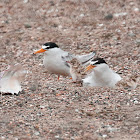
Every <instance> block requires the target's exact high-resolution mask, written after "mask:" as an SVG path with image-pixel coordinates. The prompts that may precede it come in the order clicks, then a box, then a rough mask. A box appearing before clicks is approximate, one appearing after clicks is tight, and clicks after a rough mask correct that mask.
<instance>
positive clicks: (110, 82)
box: [83, 58, 121, 87]
mask: <svg viewBox="0 0 140 140" xmlns="http://www.w3.org/2000/svg"><path fill="white" fill-rule="evenodd" d="M90 69H93V70H92V72H91V73H90V74H89V75H87V76H86V77H85V79H83V85H84V86H91V87H95V86H99V87H115V84H116V83H117V82H118V81H120V80H121V77H120V75H119V74H117V73H115V72H114V71H113V70H111V69H110V68H109V66H108V65H107V63H106V62H105V60H104V59H102V58H95V59H93V60H92V61H91V62H90V65H89V66H88V67H86V71H88V70H90Z"/></svg>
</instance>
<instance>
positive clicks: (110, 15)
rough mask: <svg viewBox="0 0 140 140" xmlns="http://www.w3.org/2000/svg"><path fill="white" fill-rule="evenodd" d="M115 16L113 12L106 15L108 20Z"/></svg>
mask: <svg viewBox="0 0 140 140" xmlns="http://www.w3.org/2000/svg"><path fill="white" fill-rule="evenodd" d="M112 18H113V15H112V14H108V15H106V16H105V19H106V20H111V19H112Z"/></svg>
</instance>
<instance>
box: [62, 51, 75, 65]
mask: <svg viewBox="0 0 140 140" xmlns="http://www.w3.org/2000/svg"><path fill="white" fill-rule="evenodd" d="M61 58H62V60H63V61H64V63H65V65H66V66H68V67H70V65H69V63H67V61H71V60H72V59H73V58H74V56H73V55H72V54H70V53H68V54H67V55H65V56H61Z"/></svg>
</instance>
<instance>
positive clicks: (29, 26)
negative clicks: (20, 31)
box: [24, 24, 32, 28]
mask: <svg viewBox="0 0 140 140" xmlns="http://www.w3.org/2000/svg"><path fill="white" fill-rule="evenodd" d="M24 27H25V28H31V27H32V26H31V25H30V24H24Z"/></svg>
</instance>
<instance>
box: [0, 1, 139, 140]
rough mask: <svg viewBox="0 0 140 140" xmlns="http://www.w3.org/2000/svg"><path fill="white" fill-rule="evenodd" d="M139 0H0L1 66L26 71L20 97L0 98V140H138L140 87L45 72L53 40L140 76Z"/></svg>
mask: <svg viewBox="0 0 140 140" xmlns="http://www.w3.org/2000/svg"><path fill="white" fill-rule="evenodd" d="M139 5H140V2H139V0H133V1H131V0H125V1H123V0H110V1H106V0H77V1H76V0H69V1H68V0H56V1H51V0H50V1H45V0H24V1H23V0H20V1H18V0H1V1H0V68H1V71H4V70H5V69H6V68H7V67H8V66H9V65H10V64H11V63H20V64H22V65H23V67H24V69H25V70H27V71H28V74H27V76H26V78H25V80H24V81H23V83H22V88H23V92H22V93H21V94H19V95H18V96H16V95H3V94H1V97H0V139H1V140H102V139H107V140H139V139H140V94H139V93H140V90H139V87H137V88H136V89H135V90H132V91H127V90H124V89H123V88H121V87H118V88H116V89H110V88H89V87H87V88H86V87H79V86H78V85H76V84H74V83H72V81H71V80H70V79H69V77H67V78H65V77H60V80H59V81H58V80H57V76H56V75H50V74H49V73H44V71H46V70H45V68H44V66H43V65H42V59H43V54H38V55H33V52H34V51H35V50H37V49H39V48H41V45H42V44H44V43H46V42H48V41H53V42H55V43H57V44H58V45H59V46H60V48H62V49H63V50H66V51H69V52H71V53H76V54H86V53H88V52H91V51H93V50H95V51H97V55H96V56H99V57H103V58H104V59H105V60H106V62H107V63H108V65H109V66H110V67H111V68H112V69H113V70H114V71H116V72H118V73H119V74H120V76H121V77H122V78H126V77H129V76H131V75H138V76H139V72H140V65H139V62H140V59H139V56H140V49H139V48H140V34H139V33H140V26H139V23H140V13H139V10H140V9H139V7H138V6H139Z"/></svg>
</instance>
